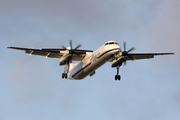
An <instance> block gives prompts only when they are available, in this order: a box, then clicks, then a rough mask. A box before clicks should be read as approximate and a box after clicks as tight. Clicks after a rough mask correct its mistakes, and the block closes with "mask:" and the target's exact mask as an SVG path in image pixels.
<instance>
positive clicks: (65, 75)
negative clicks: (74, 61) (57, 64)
mask: <svg viewBox="0 0 180 120" xmlns="http://www.w3.org/2000/svg"><path fill="white" fill-rule="evenodd" d="M67 67H68V68H67ZM68 71H69V63H68V64H66V65H64V73H62V78H63V79H64V78H65V79H67V73H68Z"/></svg>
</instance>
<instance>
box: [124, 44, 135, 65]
mask: <svg viewBox="0 0 180 120" xmlns="http://www.w3.org/2000/svg"><path fill="white" fill-rule="evenodd" d="M123 46H124V51H123V52H122V56H124V65H126V60H127V57H129V56H128V53H129V52H131V51H133V50H135V49H136V48H135V47H132V48H131V49H129V50H128V51H126V42H123Z"/></svg>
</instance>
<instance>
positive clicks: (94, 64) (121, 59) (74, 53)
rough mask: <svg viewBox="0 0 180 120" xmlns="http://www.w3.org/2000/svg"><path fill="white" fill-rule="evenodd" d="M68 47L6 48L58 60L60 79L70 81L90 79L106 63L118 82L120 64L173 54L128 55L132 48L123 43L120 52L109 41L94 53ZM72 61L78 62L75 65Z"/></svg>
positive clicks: (112, 41) (117, 45)
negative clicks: (60, 67) (112, 70)
mask: <svg viewBox="0 0 180 120" xmlns="http://www.w3.org/2000/svg"><path fill="white" fill-rule="evenodd" d="M69 44H70V47H65V46H63V45H61V48H60V49H59V48H58V49H55V48H54V49H52V48H42V49H31V48H20V47H7V48H10V49H17V50H23V51H25V53H27V54H30V55H38V56H43V57H46V58H55V59H60V63H59V65H60V66H64V72H63V73H62V78H65V79H70V80H82V79H84V78H85V77H87V76H88V75H89V76H90V77H92V76H93V75H94V74H95V73H96V72H95V71H96V70H97V69H98V68H99V67H101V66H102V65H104V64H105V63H106V62H112V65H111V67H113V68H116V69H117V74H116V75H115V80H120V79H121V76H120V75H119V68H120V67H121V66H122V64H124V65H126V61H128V60H132V61H134V60H139V59H150V58H154V56H157V55H172V54H175V53H130V52H131V51H133V50H135V47H132V48H131V49H129V50H128V51H126V42H123V46H124V51H122V49H121V47H120V45H119V44H118V43H117V42H116V41H114V40H110V41H107V42H106V43H105V44H103V45H102V46H101V47H100V48H98V49H97V50H96V51H92V50H79V49H78V48H80V47H81V46H82V45H81V44H79V45H78V46H77V47H75V48H74V49H73V47H72V40H69ZM74 61H80V62H79V63H75V62H74Z"/></svg>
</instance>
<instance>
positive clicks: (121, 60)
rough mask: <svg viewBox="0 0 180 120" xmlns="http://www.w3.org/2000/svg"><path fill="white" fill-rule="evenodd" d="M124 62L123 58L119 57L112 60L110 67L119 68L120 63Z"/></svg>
mask: <svg viewBox="0 0 180 120" xmlns="http://www.w3.org/2000/svg"><path fill="white" fill-rule="evenodd" d="M123 62H124V57H123V56H122V57H119V58H118V59H117V60H116V59H115V60H113V62H112V66H111V67H117V66H121V65H122V63H123Z"/></svg>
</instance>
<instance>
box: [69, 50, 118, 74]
mask: <svg viewBox="0 0 180 120" xmlns="http://www.w3.org/2000/svg"><path fill="white" fill-rule="evenodd" d="M117 49H119V48H115V49H111V50H108V51H106V52H104V53H102V54H101V55H100V56H99V57H98V59H99V58H100V57H102V56H103V55H105V54H106V53H108V52H110V51H113V50H117ZM89 65H91V62H90V63H89V64H88V65H86V66H85V67H84V68H82V69H80V70H79V71H78V72H76V73H75V74H74V75H72V77H74V76H76V75H77V74H79V73H80V72H81V71H83V70H84V69H85V68H87V67H88V66H89Z"/></svg>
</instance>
